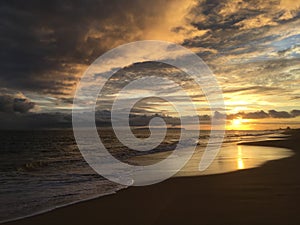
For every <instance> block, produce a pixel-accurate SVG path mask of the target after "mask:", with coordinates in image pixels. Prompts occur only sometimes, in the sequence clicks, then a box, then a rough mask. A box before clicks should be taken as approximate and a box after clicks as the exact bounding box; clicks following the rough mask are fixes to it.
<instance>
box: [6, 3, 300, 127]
mask: <svg viewBox="0 0 300 225" xmlns="http://www.w3.org/2000/svg"><path fill="white" fill-rule="evenodd" d="M0 32H1V35H0V45H1V53H0V65H1V72H0V120H1V124H2V125H1V127H2V128H3V127H22V126H23V127H28V126H30V125H29V124H32V122H33V121H37V120H38V121H40V122H35V124H39V123H40V124H43V125H41V126H47V125H48V123H51V122H49V121H52V120H53V121H65V120H66V121H69V119H70V118H69V116H68V115H69V114H70V113H71V109H72V106H73V104H72V103H73V97H74V93H75V90H76V87H77V85H78V83H79V81H80V78H81V76H82V74H83V73H84V71H85V70H86V69H87V68H88V66H89V65H90V64H91V63H92V62H93V61H94V60H96V59H97V58H98V57H99V56H100V55H102V54H103V53H105V52H106V51H108V50H110V49H113V48H115V47H117V46H119V45H121V44H126V43H128V42H133V41H139V40H163V41H169V42H174V43H176V44H180V45H182V46H184V47H186V48H188V49H190V50H191V51H193V52H194V53H196V54H197V55H198V56H200V57H201V58H202V59H203V61H204V62H205V63H206V64H207V65H208V66H209V67H210V69H211V71H212V72H213V73H214V75H215V76H216V78H217V80H218V83H219V85H220V87H221V88H222V90H223V95H224V99H225V106H226V109H225V111H224V112H222V113H219V112H216V111H218V110H217V109H216V110H214V111H213V112H209V110H208V109H207V105H206V104H205V98H204V97H203V95H201V93H199V92H197V91H195V88H194V87H193V85H192V84H189V81H186V80H184V77H185V76H184V74H183V73H182V72H181V71H178V70H176V68H170V67H169V66H167V65H159V66H157V65H155V64H149V63H144V64H143V65H132V66H131V67H128V68H125V69H123V70H122V71H120V72H119V73H118V74H116V76H115V80H114V81H115V82H111V84H108V86H107V87H106V92H105V91H104V92H103V94H102V97H103V98H104V100H103V101H104V103H102V104H100V105H101V107H100V108H99V110H109V102H111V101H112V100H113V98H114V95H113V94H108V93H110V91H112V90H118V88H117V87H119V86H118V85H120V84H123V85H124V83H126V82H124V78H126V79H129V80H130V79H132V77H135V76H139V74H141V73H143V74H153V73H156V74H160V76H162V77H168V76H172V77H173V78H174V77H175V78H174V79H175V80H176V81H178V82H180V83H181V84H182V83H184V84H185V88H186V89H187V90H189V91H190V93H192V95H193V98H194V100H195V101H196V102H198V103H199V106H198V110H199V115H200V116H205V115H209V116H210V117H212V116H215V117H218V116H219V117H222V116H223V114H226V115H227V120H228V129H270V128H274V129H276V128H279V127H286V126H291V127H300V101H299V99H300V87H299V86H300V1H299V0H274V1H273V0H270V1H265V0H207V1H204V0H198V1H195V0H152V1H145V0H126V1H125V0H91V1H88V2H86V1H68V0H67V1H55V0H54V1H33V0H29V1H13V0H9V1H5V0H3V1H1V3H0ZM174 74H176V75H174ZM126 79H125V80H126ZM142 91H143V90H138V89H137V90H136V93H141V92H142ZM173 98H174V101H178V102H180V101H181V100H180V96H176V91H174V96H173ZM107 102H108V103H107ZM144 103H145V104H144V106H142V104H141V106H140V107H137V108H136V111H138V112H139V113H141V114H143V113H155V112H157V111H161V112H162V113H166V114H171V115H172V113H170V112H168V107H169V106H167V104H165V105H164V104H162V103H158V102H157V101H156V102H155V101H147V102H144ZM202 103H203V104H202ZM162 105H164V107H162Z"/></svg>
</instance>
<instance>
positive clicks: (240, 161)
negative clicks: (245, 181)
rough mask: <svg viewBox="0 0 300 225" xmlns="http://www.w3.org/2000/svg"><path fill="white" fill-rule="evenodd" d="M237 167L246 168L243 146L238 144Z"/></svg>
mask: <svg viewBox="0 0 300 225" xmlns="http://www.w3.org/2000/svg"><path fill="white" fill-rule="evenodd" d="M237 168H238V169H239V170H242V169H244V168H245V166H244V161H243V152H242V147H241V146H239V145H238V155H237Z"/></svg>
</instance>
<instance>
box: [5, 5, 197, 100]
mask: <svg viewBox="0 0 300 225" xmlns="http://www.w3.org/2000/svg"><path fill="white" fill-rule="evenodd" d="M194 2H195V1H194V0H183V1H182V0H163V1H161V0H154V1H149V2H147V1H142V0H131V1H119V0H111V1H101V0H92V1H89V2H88V3H86V2H83V1H64V2H61V1H51V2H47V3H43V4H38V3H37V2H36V1H27V2H26V4H25V5H24V4H19V3H14V2H10V1H6V2H3V3H2V4H1V9H0V26H1V34H2V35H1V39H0V45H1V52H2V54H1V56H0V65H1V69H2V70H1V76H0V81H1V84H2V86H4V87H7V88H12V89H18V90H21V91H27V90H30V91H35V92H38V93H42V94H48V95H53V96H58V97H65V96H66V95H67V96H68V95H71V94H72V93H73V92H74V88H75V86H76V84H77V82H78V80H79V77H80V76H81V74H82V73H83V72H84V70H85V69H86V68H87V66H88V65H89V64H90V63H91V62H92V61H93V60H95V59H96V58H97V57H98V56H100V55H101V54H102V53H104V52H105V51H107V50H109V49H111V48H113V47H116V46H118V45H120V44H124V43H128V42H131V41H136V40H142V39H161V40H167V41H176V42H181V41H183V39H184V38H188V37H194V36H199V35H201V34H203V32H202V31H201V30H198V29H196V28H195V27H193V26H192V25H190V24H189V23H186V21H185V16H186V14H187V13H188V12H189V10H190V9H191V8H192V7H193V6H194V4H195V3H194ZM175 28H177V29H175Z"/></svg>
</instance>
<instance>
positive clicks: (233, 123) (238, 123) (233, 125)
mask: <svg viewBox="0 0 300 225" xmlns="http://www.w3.org/2000/svg"><path fill="white" fill-rule="evenodd" d="M226 128H227V130H249V129H250V128H251V127H250V124H249V120H248V119H243V118H242V117H238V118H235V119H232V120H230V121H229V123H228V124H227V127H226Z"/></svg>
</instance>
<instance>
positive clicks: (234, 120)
mask: <svg viewBox="0 0 300 225" xmlns="http://www.w3.org/2000/svg"><path fill="white" fill-rule="evenodd" d="M242 120H243V119H241V118H237V119H233V120H232V121H231V123H232V125H233V126H236V127H238V126H240V125H241V124H242V122H243V121H242Z"/></svg>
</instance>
